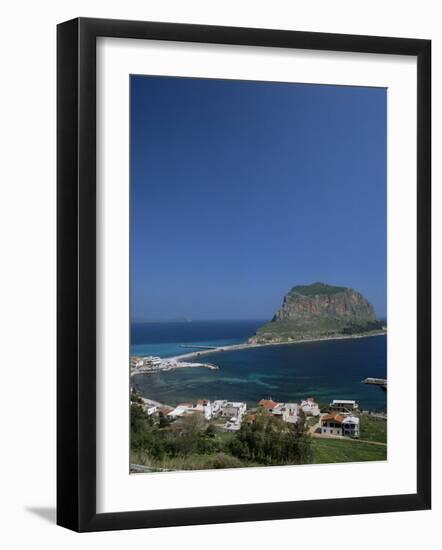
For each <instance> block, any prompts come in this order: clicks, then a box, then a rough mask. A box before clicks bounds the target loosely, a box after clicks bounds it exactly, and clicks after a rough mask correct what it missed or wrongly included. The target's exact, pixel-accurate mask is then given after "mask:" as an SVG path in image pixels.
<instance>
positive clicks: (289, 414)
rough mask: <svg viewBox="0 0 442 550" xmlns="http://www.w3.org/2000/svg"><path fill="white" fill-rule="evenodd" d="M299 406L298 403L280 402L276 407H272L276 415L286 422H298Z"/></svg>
mask: <svg viewBox="0 0 442 550" xmlns="http://www.w3.org/2000/svg"><path fill="white" fill-rule="evenodd" d="M298 411H299V406H298V404H297V403H278V404H277V405H276V407H275V408H273V409H272V413H271V414H273V415H274V416H278V417H279V418H281V419H282V420H283V421H284V422H290V423H292V424H296V422H298Z"/></svg>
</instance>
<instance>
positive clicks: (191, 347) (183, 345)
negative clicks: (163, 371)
mask: <svg viewBox="0 0 442 550" xmlns="http://www.w3.org/2000/svg"><path fill="white" fill-rule="evenodd" d="M218 347H219V346H191V345H190V344H180V348H190V349H218Z"/></svg>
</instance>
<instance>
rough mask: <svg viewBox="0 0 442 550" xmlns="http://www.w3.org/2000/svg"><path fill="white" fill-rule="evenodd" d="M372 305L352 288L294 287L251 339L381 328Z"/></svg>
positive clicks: (283, 338)
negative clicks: (268, 320) (271, 317)
mask: <svg viewBox="0 0 442 550" xmlns="http://www.w3.org/2000/svg"><path fill="white" fill-rule="evenodd" d="M382 325H383V323H381V322H380V321H378V320H377V319H376V315H375V312H374V309H373V306H372V305H371V304H370V302H369V301H368V300H367V299H366V298H364V296H362V294H360V293H359V292H356V291H355V290H353V289H351V288H346V287H339V286H331V285H327V284H324V283H314V284H311V285H306V286H295V287H293V288H292V289H291V290H290V291H289V292H288V293H287V294H286V296H285V297H284V300H283V303H282V306H281V307H280V308H279V309H278V311H277V312H276V313H275V315H274V317H273V319H272V321H271V322H270V323H267V324H265V325H264V326H262V327H261V328H260V329H258V331H257V333H256V335H255V336H253V337H252V338H251V339H250V342H252V343H254V342H258V343H259V342H281V341H291V340H302V339H310V338H320V337H325V336H331V335H339V334H343V335H348V334H361V333H364V332H369V331H374V330H380V329H382Z"/></svg>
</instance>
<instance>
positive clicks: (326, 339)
mask: <svg viewBox="0 0 442 550" xmlns="http://www.w3.org/2000/svg"><path fill="white" fill-rule="evenodd" d="M371 336H387V331H382V332H373V333H367V334H352V335H350V334H349V335H336V336H324V337H323V338H309V339H304V340H294V341H291V342H266V343H261V344H258V343H256V344H249V343H247V342H244V343H242V344H231V345H227V346H219V347H215V348H211V349H207V350H199V351H193V352H190V353H183V354H181V355H175V356H173V357H168V358H167V359H171V360H174V361H181V360H183V359H190V358H194V357H201V356H202V355H209V354H211V353H221V352H224V351H241V350H244V349H254V348H263V347H270V346H290V345H296V344H308V343H313V342H329V341H333V340H356V339H359V338H369V337H371Z"/></svg>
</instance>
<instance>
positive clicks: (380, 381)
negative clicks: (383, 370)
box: [362, 378, 387, 391]
mask: <svg viewBox="0 0 442 550" xmlns="http://www.w3.org/2000/svg"><path fill="white" fill-rule="evenodd" d="M362 383H363V384H372V385H373V386H380V387H381V388H382V389H383V390H385V391H387V380H386V379H385V378H366V379H365V380H362Z"/></svg>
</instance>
